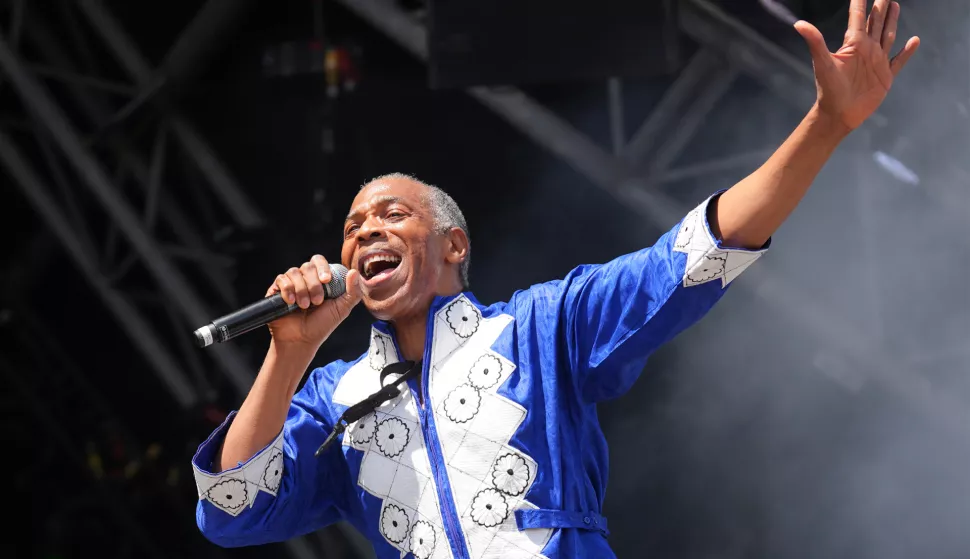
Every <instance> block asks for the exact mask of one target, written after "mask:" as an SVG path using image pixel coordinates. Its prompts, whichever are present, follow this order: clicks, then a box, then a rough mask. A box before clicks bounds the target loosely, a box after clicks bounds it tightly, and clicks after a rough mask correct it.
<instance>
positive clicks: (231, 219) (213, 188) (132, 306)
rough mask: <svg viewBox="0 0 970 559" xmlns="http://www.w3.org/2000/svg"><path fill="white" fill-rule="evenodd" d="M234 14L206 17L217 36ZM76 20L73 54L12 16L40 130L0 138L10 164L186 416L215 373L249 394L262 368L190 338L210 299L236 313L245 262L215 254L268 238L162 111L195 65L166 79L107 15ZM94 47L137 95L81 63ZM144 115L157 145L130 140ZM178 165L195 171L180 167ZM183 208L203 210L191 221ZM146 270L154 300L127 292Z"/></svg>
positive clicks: (7, 44)
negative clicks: (251, 232) (229, 239)
mask: <svg viewBox="0 0 970 559" xmlns="http://www.w3.org/2000/svg"><path fill="white" fill-rule="evenodd" d="M230 4H232V2H225V1H216V0H213V1H212V2H210V3H209V4H208V5H207V6H206V8H204V9H203V10H201V11H200V13H199V16H198V18H203V17H204V18H206V19H205V21H208V22H209V23H210V24H211V21H212V19H213V12H214V11H216V12H217V11H218V10H222V12H221V13H223V14H224V15H227V11H228V10H229V8H228V7H227V6H228V5H230ZM240 4H241V3H240ZM213 6H214V8H213ZM78 8H79V11H80V13H82V14H83V15H84V16H86V18H87V19H88V20H89V21H90V23H91V26H90V28H88V29H87V30H86V32H85V31H78V32H76V33H73V34H66V35H68V36H70V35H74V38H75V39H77V40H76V41H74V43H73V44H71V45H66V44H64V43H63V42H62V36H64V35H65V34H63V33H61V34H60V35H58V34H56V33H54V32H53V31H52V30H51V28H50V27H49V26H48V24H47V21H45V20H44V19H41V17H40V16H41V12H38V13H34V12H30V13H28V14H27V16H26V17H23V16H22V15H21V16H18V15H17V14H14V17H13V18H12V19H13V21H12V22H11V29H12V32H11V33H10V36H9V37H6V36H3V35H0V69H2V71H3V75H4V76H5V77H6V79H7V80H8V81H7V84H5V85H8V86H9V87H11V88H12V89H13V91H14V92H15V93H16V95H17V97H19V99H20V102H21V104H22V105H23V107H24V108H25V109H26V112H27V114H29V115H30V117H31V118H32V120H31V121H30V122H28V123H26V124H25V125H22V126H20V127H16V128H13V129H8V130H7V131H0V160H2V163H3V166H4V167H5V168H6V170H7V172H8V173H9V174H10V175H11V176H12V177H13V178H14V179H15V181H14V182H15V183H16V184H17V185H18V186H19V187H20V188H21V190H22V191H23V193H24V195H25V196H26V197H27V199H28V200H29V201H30V203H31V204H32V205H33V206H34V208H35V209H36V210H37V212H38V213H39V214H40V215H41V216H42V218H43V219H44V221H45V222H46V223H47V224H48V226H49V227H50V228H51V230H52V231H54V233H55V235H56V236H57V238H58V239H59V240H60V242H61V243H62V244H63V245H64V247H65V248H66V249H67V252H68V254H69V255H70V256H71V257H72V258H73V259H74V261H75V263H76V264H77V266H78V268H79V269H80V270H81V271H82V272H83V274H84V276H85V277H86V278H87V280H88V281H89V283H90V284H91V285H92V287H93V288H94V290H95V292H96V293H97V294H98V295H99V296H100V297H101V299H102V301H103V302H104V303H105V306H106V307H107V308H108V309H109V310H110V311H111V312H112V313H113V314H114V316H115V317H116V318H117V320H118V321H119V323H120V324H121V326H122V330H123V331H125V332H126V333H127V334H128V335H129V336H130V338H131V341H132V343H133V345H134V346H135V347H136V348H137V349H138V350H139V351H141V353H142V354H143V355H144V356H145V357H146V359H147V361H148V363H149V364H150V366H151V368H152V370H154V372H155V373H156V374H157V375H158V377H159V378H160V379H161V380H162V382H163V384H164V386H165V387H166V388H167V389H168V390H169V392H170V393H171V395H172V397H173V398H175V400H176V401H177V402H178V403H179V404H180V405H181V406H183V407H185V408H189V407H192V406H194V405H196V404H198V403H200V402H201V401H205V400H209V399H211V398H212V397H214V396H215V394H214V392H213V390H212V388H211V385H210V380H209V379H211V377H208V376H207V374H206V371H207V370H211V369H213V368H214V369H215V370H216V371H220V372H221V373H222V374H224V375H225V376H226V377H228V379H229V380H230V382H231V384H232V385H233V387H234V389H235V390H236V392H237V393H238V394H240V395H245V394H246V393H247V392H248V390H249V387H250V385H251V382H252V378H253V376H254V372H255V367H254V365H253V363H251V362H250V361H249V360H248V359H246V358H245V357H244V356H243V355H242V354H241V353H240V352H239V350H238V349H235V348H231V347H220V348H217V349H216V350H215V351H214V352H206V353H207V354H208V355H207V356H206V357H203V356H202V355H200V353H199V352H198V351H197V350H196V349H195V348H193V347H192V346H191V345H190V343H189V337H188V333H189V332H191V331H192V329H194V328H195V327H197V326H198V325H199V324H203V323H205V322H207V321H208V320H210V319H211V317H212V316H213V315H212V313H211V311H210V310H209V309H210V308H211V306H212V305H211V301H218V302H219V303H220V305H223V306H229V305H234V303H235V297H234V294H233V292H232V281H231V272H232V266H233V264H234V259H233V258H232V257H231V256H228V255H227V254H225V253H224V251H222V250H220V249H219V248H217V246H218V236H219V235H224V234H225V232H226V231H232V230H237V229H250V228H254V227H258V226H260V225H261V224H262V223H263V218H262V216H261V214H260V212H259V211H258V210H257V209H256V208H255V206H254V204H253V203H252V202H251V201H249V199H248V197H247V196H246V194H245V193H244V191H243V190H242V189H241V188H240V187H239V185H238V184H237V183H236V181H235V180H234V179H233V178H232V176H231V174H230V173H229V171H228V170H227V168H226V167H225V165H224V164H223V163H222V162H221V161H219V159H218V158H217V156H216V155H215V152H214V150H213V149H212V148H211V147H210V146H209V144H208V142H206V140H205V139H204V138H203V137H202V136H201V135H200V134H199V133H198V131H196V130H195V128H194V127H193V126H192V125H191V124H190V123H189V122H188V121H186V120H185V119H184V118H183V117H181V116H179V115H178V114H177V113H176V112H175V111H174V110H173V109H172V108H171V107H170V106H165V105H162V104H160V103H153V102H152V101H151V98H152V97H153V94H154V93H155V92H157V91H158V87H157V85H155V84H157V83H159V80H158V79H157V78H156V76H157V75H162V76H164V78H165V79H164V80H163V82H164V81H165V80H172V79H177V78H178V76H177V75H176V73H175V72H174V71H173V70H172V68H175V69H176V70H182V69H183V68H184V67H185V64H184V63H181V64H174V65H172V64H170V65H168V66H166V67H165V68H164V70H165V72H158V73H156V72H155V70H154V69H152V68H151V67H150V66H149V65H148V63H147V62H146V61H145V60H144V58H142V57H141V55H140V54H139V53H138V47H137V45H135V44H134V42H133V41H131V40H130V39H129V38H128V37H127V36H126V34H125V33H124V30H123V29H122V28H121V27H120V26H119V25H118V24H117V22H116V21H115V20H114V19H113V18H112V17H111V15H110V14H109V13H108V11H107V8H106V7H105V6H104V5H103V4H101V3H100V2H97V1H90V2H78V3H77V5H76V6H74V5H72V4H71V3H65V9H67V10H78ZM77 15H78V14H76V13H73V12H72V13H68V14H66V17H65V19H66V20H69V21H71V22H72V23H73V25H74V26H78V25H80V24H83V19H81V18H78V17H77ZM217 15H218V14H217ZM79 20H80V21H79ZM197 28H198V27H197V26H196V27H190V29H197ZM21 29H24V30H26V32H24V33H21V31H20V30H21ZM76 31H77V30H76ZM91 35H94V36H100V37H101V38H102V39H103V40H104V42H105V44H106V46H107V47H108V49H109V50H110V51H111V52H113V53H114V54H115V55H116V56H117V57H118V58H119V60H120V62H121V64H122V66H123V69H124V70H125V71H126V72H127V73H128V74H129V75H130V76H131V77H132V79H133V80H134V81H135V83H133V84H129V83H117V80H116V79H113V78H109V77H103V76H102V75H91V73H92V71H93V70H94V68H93V66H97V64H93V63H91V60H90V59H89V58H88V57H85V56H83V54H84V53H86V52H89V51H90V50H91V47H90V46H89V45H87V44H86V42H85V38H90V36H91ZM199 35H200V34H199V32H198V31H195V32H194V33H187V34H184V35H183V37H186V36H188V37H189V40H190V41H194V43H191V44H188V45H187V46H186V44H187V43H186V41H184V40H180V41H177V42H176V44H175V46H174V47H173V48H172V53H174V55H175V56H172V57H169V59H167V60H171V59H174V60H185V59H186V58H189V57H188V56H187V54H186V53H187V51H188V50H190V48H192V47H195V48H197V49H203V48H204V47H205V45H199V44H198V43H199V41H198V39H197V37H198V36H199ZM193 37H195V38H196V39H192V38H193ZM25 51H27V52H30V53H32V57H33V58H35V59H32V60H29V61H28V60H26V59H25V58H24V56H22V55H21V54H20V52H25ZM76 53H80V54H82V56H80V57H77V58H80V59H81V61H78V60H76V57H75V56H73V55H74V54H76ZM85 60H87V62H88V64H87V65H85V64H83V62H84V61H85ZM83 66H89V67H83ZM183 71H184V70H183ZM115 74H117V72H115ZM65 103H70V104H71V105H70V106H71V108H72V109H74V110H71V109H69V108H67V105H65ZM139 104H144V105H145V108H144V109H145V110H143V111H142V112H147V113H149V114H150V115H151V117H152V118H151V122H150V124H151V125H153V126H154V127H155V132H154V133H153V134H149V136H150V138H151V139H150V141H148V142H145V141H140V139H135V140H134V141H133V140H132V139H130V138H129V134H127V133H126V131H125V130H124V127H125V125H126V122H125V120H126V119H129V118H130V117H131V113H132V112H133V110H134V109H133V107H135V106H138V105H139ZM142 120H145V119H142ZM175 148H179V149H178V151H175ZM173 152H175V153H173ZM181 160H185V161H190V162H191V163H192V166H191V167H190V166H184V167H180V166H179V165H178V163H180V161H181ZM38 169H43V170H44V172H39V171H38ZM196 176H198V177H201V179H202V180H200V181H198V182H199V184H201V185H202V188H196V189H193V188H191V187H188V188H187V187H186V186H185V184H184V183H185V182H188V181H187V179H189V178H193V177H196ZM51 185H54V186H55V187H56V188H52V186H51ZM186 190H188V192H186ZM186 199H188V200H192V201H194V202H196V204H195V208H193V209H194V211H191V210H190V208H189V207H188V206H187V204H185V202H184V200H186ZM92 208H99V210H100V212H103V213H102V214H101V216H102V217H103V218H104V219H98V218H97V217H95V218H94V219H92V215H93V216H97V215H98V212H94V213H92V211H91V209H92ZM215 208H224V212H223V213H222V214H220V213H219V211H217V210H216V209H215ZM206 217H211V219H209V220H208V221H207V220H206V219H205V218H206ZM139 268H140V269H139ZM135 270H137V271H138V272H147V273H148V275H149V276H150V277H151V278H152V279H153V280H154V281H155V287H154V288H153V289H150V290H148V293H145V292H142V293H137V292H133V291H132V290H130V289H127V288H126V286H125V279H126V277H127V276H128V275H129V274H131V273H133V271H135ZM188 278H192V281H190V280H189V279H188ZM209 357H211V358H212V363H211V364H210V363H207V361H208V358H209ZM213 365H215V367H213Z"/></svg>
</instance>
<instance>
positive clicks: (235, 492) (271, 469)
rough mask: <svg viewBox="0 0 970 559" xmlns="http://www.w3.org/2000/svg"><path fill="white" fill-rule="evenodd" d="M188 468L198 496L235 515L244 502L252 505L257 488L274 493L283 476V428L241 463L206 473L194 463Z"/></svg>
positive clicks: (243, 505) (240, 509) (241, 508)
mask: <svg viewBox="0 0 970 559" xmlns="http://www.w3.org/2000/svg"><path fill="white" fill-rule="evenodd" d="M192 468H193V470H195V487H196V490H197V491H198V493H199V499H205V500H206V501H209V502H210V503H212V504H213V505H215V506H216V507H217V508H219V509H221V510H223V511H225V512H227V513H229V514H231V515H232V516H236V515H238V514H239V513H240V512H242V511H243V510H245V508H246V505H249V506H250V507H252V506H253V503H255V502H256V495H258V494H259V492H260V491H263V492H265V493H269V494H270V495H272V496H274V497H275V496H276V492H277V491H278V490H279V487H280V480H281V479H283V432H282V431H280V434H279V435H277V436H276V438H275V439H273V442H272V443H270V444H269V445H268V446H267V447H266V448H264V449H263V450H261V451H260V452H259V454H257V455H256V456H253V457H252V458H251V459H250V460H249V461H248V462H246V463H245V464H243V465H242V466H236V467H235V468H229V469H228V470H225V471H222V472H219V473H218V474H210V473H208V472H205V471H202V470H200V469H199V468H198V466H194V465H193V467H192Z"/></svg>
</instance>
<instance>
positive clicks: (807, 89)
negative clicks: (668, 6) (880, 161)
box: [680, 0, 889, 126]
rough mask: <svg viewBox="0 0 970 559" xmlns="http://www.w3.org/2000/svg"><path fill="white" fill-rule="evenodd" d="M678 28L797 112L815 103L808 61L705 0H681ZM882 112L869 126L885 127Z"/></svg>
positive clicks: (869, 121)
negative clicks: (718, 54)
mask: <svg viewBox="0 0 970 559" xmlns="http://www.w3.org/2000/svg"><path fill="white" fill-rule="evenodd" d="M680 27H681V29H683V31H684V32H685V33H686V34H687V35H688V36H690V37H691V38H692V39H694V40H695V41H697V42H698V43H700V44H702V45H705V46H707V47H709V48H713V49H715V50H717V51H719V52H724V53H725V54H726V55H727V58H728V59H729V60H730V61H731V63H732V64H733V65H734V66H736V67H737V68H738V69H740V70H741V71H742V72H743V73H745V74H748V75H750V76H751V77H753V78H755V79H757V80H758V81H760V82H761V83H762V85H764V86H765V87H766V88H768V89H770V90H772V91H774V92H775V93H776V94H777V95H778V97H779V98H781V99H783V100H784V101H786V102H788V103H790V104H791V105H792V106H794V107H795V108H796V109H798V110H800V111H805V110H808V108H809V107H811V106H812V105H813V104H814V103H815V72H814V71H813V70H812V66H811V64H809V63H808V62H804V61H802V60H799V58H798V57H796V56H795V55H793V54H791V53H790V52H788V51H786V50H785V49H783V48H781V47H779V46H778V45H776V44H774V43H772V42H771V41H769V40H768V39H765V38H764V37H762V36H761V35H759V34H758V33H757V32H756V31H754V30H753V29H751V28H750V27H748V26H747V25H745V24H743V23H742V22H740V21H739V20H737V19H735V18H734V17H731V16H730V15H728V14H727V13H725V12H724V11H723V10H721V9H720V8H718V7H717V6H715V5H714V4H712V3H710V2H709V1H708V0H683V1H682V2H681V3H680ZM806 52H807V50H806ZM888 122H889V121H888V119H887V118H886V117H885V115H883V114H881V113H876V114H874V115H872V116H871V117H870V118H869V120H868V123H869V125H876V126H886V125H887V124H888Z"/></svg>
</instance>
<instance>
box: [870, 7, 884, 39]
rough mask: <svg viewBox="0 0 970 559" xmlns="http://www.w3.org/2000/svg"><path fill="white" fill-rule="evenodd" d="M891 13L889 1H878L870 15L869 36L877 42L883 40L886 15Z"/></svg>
mask: <svg viewBox="0 0 970 559" xmlns="http://www.w3.org/2000/svg"><path fill="white" fill-rule="evenodd" d="M888 11H889V0H876V3H875V4H873V5H872V12H870V13H869V27H868V32H869V36H870V37H872V38H873V39H875V40H877V41H881V40H882V31H883V29H884V28H885V24H886V13H887V12H888Z"/></svg>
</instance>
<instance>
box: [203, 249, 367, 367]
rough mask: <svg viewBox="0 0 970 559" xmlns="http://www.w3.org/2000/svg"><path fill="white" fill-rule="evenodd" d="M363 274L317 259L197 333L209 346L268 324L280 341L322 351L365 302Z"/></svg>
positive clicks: (289, 272)
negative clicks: (262, 296)
mask: <svg viewBox="0 0 970 559" xmlns="http://www.w3.org/2000/svg"><path fill="white" fill-rule="evenodd" d="M358 275H359V274H358V273H357V271H356V270H349V271H348V270H347V268H345V267H343V266H341V265H339V264H334V265H330V264H329V263H328V262H327V260H326V259H325V258H324V257H323V256H320V255H319V254H318V255H315V256H314V257H313V258H311V259H310V261H309V262H304V263H303V265H302V266H300V267H299V268H290V269H289V270H287V271H286V273H284V274H280V275H279V276H276V281H274V282H273V285H271V286H270V287H269V289H267V290H266V298H265V299H263V300H261V301H257V302H255V303H253V304H252V305H249V306H247V307H244V308H242V309H240V310H238V311H235V312H233V313H230V314H227V315H225V316H223V317H220V318H217V319H216V320H214V321H212V323H211V324H207V325H205V326H203V327H201V328H199V329H198V330H196V331H195V337H196V340H197V341H198V343H199V345H200V346H202V347H205V346H208V345H211V344H212V343H215V342H224V341H227V340H230V339H232V338H234V337H236V336H238V335H240V334H244V333H246V332H249V331H250V330H253V329H255V328H258V327H260V326H262V325H264V324H268V325H269V329H270V333H271V334H272V336H273V341H274V342H275V343H277V344H284V345H293V344H298V345H306V346H309V347H312V348H313V349H314V350H316V348H318V347H319V346H320V344H322V343H323V342H324V340H326V339H327V338H328V337H329V336H330V334H332V333H333V331H334V330H335V329H336V328H337V326H339V325H340V323H341V322H343V321H344V319H346V318H347V316H348V315H349V314H350V311H351V310H353V308H354V306H356V305H357V303H359V302H360V297H361V293H360V285H359V284H358V283H357V280H358Z"/></svg>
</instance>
